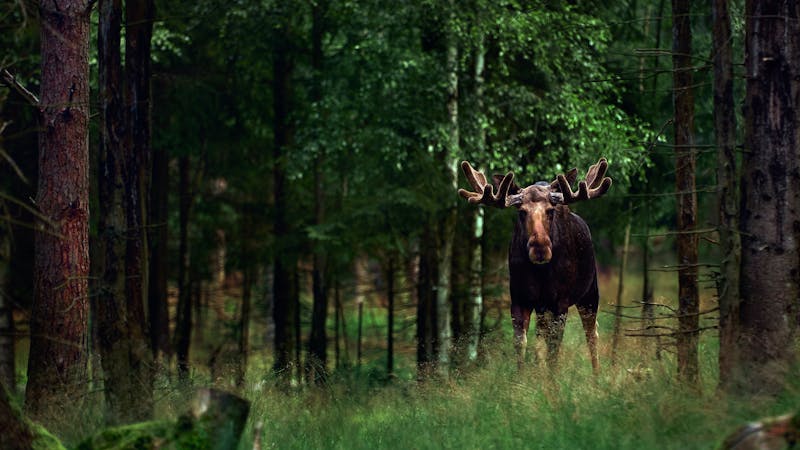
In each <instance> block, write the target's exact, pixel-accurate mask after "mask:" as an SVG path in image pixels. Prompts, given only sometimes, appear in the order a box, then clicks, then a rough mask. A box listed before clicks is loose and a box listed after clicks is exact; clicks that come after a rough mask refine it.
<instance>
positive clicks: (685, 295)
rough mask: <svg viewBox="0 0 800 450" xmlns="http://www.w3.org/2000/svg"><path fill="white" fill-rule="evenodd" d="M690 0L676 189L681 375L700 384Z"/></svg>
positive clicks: (681, 4) (675, 21) (680, 70)
mask: <svg viewBox="0 0 800 450" xmlns="http://www.w3.org/2000/svg"><path fill="white" fill-rule="evenodd" d="M689 6H690V2H689V1H688V0H672V29H673V39H674V40H673V43H672V51H673V53H672V65H673V94H672V95H673V105H674V110H675V167H676V172H675V188H676V189H675V190H676V191H677V197H678V220H677V226H678V237H677V242H678V334H677V341H678V342H677V345H678V377H679V378H680V379H681V380H682V381H685V382H687V383H692V384H695V383H697V381H698V379H697V378H698V376H699V363H698V357H697V339H698V334H699V331H698V324H699V320H700V319H699V316H698V313H699V312H700V301H699V296H698V291H697V234H696V233H695V232H694V229H695V226H696V224H697V193H696V189H695V165H696V163H695V150H694V96H693V94H692V71H693V67H692V31H691V22H690V7H689Z"/></svg>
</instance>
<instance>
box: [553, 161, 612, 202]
mask: <svg viewBox="0 0 800 450" xmlns="http://www.w3.org/2000/svg"><path fill="white" fill-rule="evenodd" d="M607 170H608V161H606V159H605V158H600V161H598V162H597V164H594V165H593V166H591V167H589V170H588V171H586V179H584V180H581V181H580V182H579V183H578V192H577V193H575V192H573V190H572V188H571V187H570V185H571V184H572V183H573V182H574V181H575V177H576V175H577V170H576V169H572V170H571V171H569V172H568V173H567V176H564V175H558V177H556V180H555V181H554V182H553V183H551V187H553V185H555V184H558V188H559V190H560V191H561V193H562V194H563V195H564V200H563V203H564V204H565V205H569V204H570V203H575V202H579V201H581V200H590V199H593V198H597V197H600V196H602V195H603V194H605V193H606V191H608V188H610V187H611V178H609V177H607V176H605V175H606V171H607Z"/></svg>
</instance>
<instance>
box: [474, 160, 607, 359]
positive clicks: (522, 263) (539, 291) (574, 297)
mask: <svg viewBox="0 0 800 450" xmlns="http://www.w3.org/2000/svg"><path fill="white" fill-rule="evenodd" d="M461 169H462V170H463V171H464V174H465V175H466V177H467V181H468V182H469V184H470V186H472V189H473V191H472V192H471V191H467V190H465V189H459V190H458V193H459V195H460V196H461V197H463V198H465V199H466V200H467V201H468V202H469V203H471V204H482V205H487V206H493V207H496V208H507V207H511V206H513V207H515V208H516V209H517V211H518V214H517V219H516V221H515V224H514V234H513V235H512V237H511V244H510V246H509V249H508V268H509V285H510V291H511V319H512V324H513V327H514V348H515V350H516V354H517V364H518V366H519V367H520V368H521V367H522V365H523V363H524V360H525V350H526V347H527V343H528V336H527V334H528V327H529V325H530V319H531V312H533V311H535V312H536V338H537V339H536V340H537V350H539V351H537V353H544V350H545V348H542V347H544V345H545V344H546V352H547V363H548V366H550V367H554V366H555V364H556V362H557V359H558V351H559V347H560V346H561V340H562V338H563V336H564V325H565V323H566V318H567V310H568V309H569V307H570V306H573V305H574V306H575V307H576V308H577V310H578V313H579V314H580V317H581V321H582V322H583V329H584V331H585V332H586V342H587V343H588V346H589V356H590V358H591V361H592V369H593V370H594V372H595V373H597V372H598V371H599V368H600V365H599V361H598V359H597V337H598V335H597V307H598V303H599V298H600V296H599V293H598V290H597V268H596V266H595V256H594V248H593V247H592V236H591V234H590V232H589V227H588V225H586V222H584V220H583V219H581V218H580V217H579V216H578V215H576V214H575V213H573V212H572V211H570V209H569V205H571V204H573V203H576V202H579V201H583V200H591V199H595V198H598V197H600V196H602V195H603V194H605V193H606V192H607V191H608V188H610V187H611V178H609V177H606V176H605V174H606V171H607V170H608V162H607V161H606V159H605V158H601V159H600V160H599V161H598V163H597V164H594V165H592V166H591V167H590V168H589V170H588V171H587V173H586V177H585V179H584V180H582V181H580V182H579V183H578V190H577V192H575V191H573V190H572V186H573V185H574V183H575V181H576V179H577V176H578V169H577V168H575V169H572V170H570V171H568V172H567V173H566V174H559V175H558V176H557V177H556V179H555V180H553V181H552V182H550V183H548V182H546V181H540V182H538V183H536V184H533V185H531V186H528V187H526V188H524V189H521V188H520V187H519V186H517V185H516V183H514V174H513V173H512V172H508V174H506V175H505V176H501V175H495V176H494V177H493V184H490V183H488V182H487V180H486V176H485V175H484V174H483V173H481V172H479V171H477V170H475V169H474V168H473V167H472V166H471V165H470V164H469V162H467V161H463V162H462V163H461ZM495 188H496V189H497V193H495V191H494V190H495ZM537 356H538V357H539V359H540V360H541V359H542V358H544V355H541V354H540V355H537Z"/></svg>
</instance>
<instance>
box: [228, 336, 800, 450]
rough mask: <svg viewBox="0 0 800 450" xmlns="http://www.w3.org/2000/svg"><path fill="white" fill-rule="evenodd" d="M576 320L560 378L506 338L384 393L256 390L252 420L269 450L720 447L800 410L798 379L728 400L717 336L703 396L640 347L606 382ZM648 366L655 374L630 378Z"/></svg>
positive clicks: (365, 385)
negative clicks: (738, 432)
mask: <svg viewBox="0 0 800 450" xmlns="http://www.w3.org/2000/svg"><path fill="white" fill-rule="evenodd" d="M576 322H578V321H577V320H570V324H569V328H568V331H567V333H568V334H567V339H565V344H564V348H563V349H562V350H564V351H563V352H562V358H561V363H560V367H559V371H558V372H557V373H556V375H555V376H553V375H551V374H550V372H549V371H548V370H547V369H539V368H535V367H527V368H525V369H523V371H522V372H521V373H520V372H518V371H517V369H516V364H515V363H514V357H513V354H512V352H510V351H509V349H508V347H510V344H509V343H508V342H510V341H508V340H507V339H506V338H507V336H500V335H498V336H492V337H490V338H489V339H488V342H487V344H488V347H490V348H491V350H490V351H489V352H488V354H487V356H486V358H485V359H484V360H483V361H482V362H481V363H480V364H476V365H475V366H474V367H472V368H470V369H468V370H466V371H464V372H460V373H458V374H456V376H455V377H454V378H453V379H451V380H450V381H427V382H423V383H418V382H416V381H411V380H401V379H394V380H393V381H391V382H388V383H386V384H381V383H379V382H377V381H376V380H375V379H374V378H373V377H370V375H369V373H370V372H369V371H368V370H367V371H360V372H359V371H351V372H348V373H345V374H339V375H336V376H334V377H333V379H332V380H331V381H330V383H329V384H328V385H327V386H325V387H323V388H311V389H307V390H301V391H297V392H293V393H290V394H286V393H285V392H282V391H280V390H277V389H273V388H271V387H263V385H262V387H261V388H255V385H253V386H252V387H251V390H250V391H249V392H248V397H249V398H251V399H252V400H253V408H252V418H251V422H252V423H256V422H262V423H263V430H262V436H261V439H262V448H281V449H294V448H297V449H300V448H303V449H305V448H329V449H360V448H363V449H376V448H378V449H380V448H388V449H392V448H416V449H426V448H432V449H433V448H481V449H485V448H500V449H502V448H543V449H562V448H563V449H589V448H591V449H603V448H608V449H627V448H631V449H648V448H652V449H670V448H675V449H695V448H696V449H700V448H703V449H708V448H715V447H717V446H718V445H719V444H720V443H721V442H722V440H723V439H724V437H725V436H726V435H727V434H728V433H730V432H731V431H733V430H734V429H736V428H737V427H738V426H739V425H741V424H743V423H744V422H747V421H749V420H753V419H755V418H759V417H763V416H767V415H775V414H779V413H784V412H786V411H788V410H792V409H794V408H796V405H797V402H798V400H800V383H798V382H797V381H796V380H795V381H794V382H793V384H791V385H788V386H787V387H786V389H785V392H784V394H783V395H781V396H780V397H778V398H761V399H736V398H728V397H725V396H722V395H720V394H719V393H718V392H717V391H716V389H715V383H716V378H715V376H714V375H715V369H714V367H715V366H716V349H715V345H714V343H713V338H707V339H704V340H703V343H702V345H701V358H702V364H701V370H702V372H703V382H702V385H701V387H700V389H699V390H696V389H692V388H688V387H686V386H683V385H681V384H679V383H677V382H676V381H675V377H674V373H673V371H674V369H673V368H674V362H673V361H670V360H664V361H661V362H657V361H653V362H654V363H653V364H646V363H644V361H650V360H651V358H649V357H647V356H645V357H643V355H642V350H643V349H641V348H636V347H633V346H629V347H627V348H625V349H624V350H625V353H624V354H623V356H622V359H621V361H620V364H618V366H617V367H611V366H610V364H609V361H608V358H606V360H605V361H604V364H603V371H602V373H601V375H600V376H599V377H594V376H593V375H592V374H591V370H590V367H589V363H588V358H586V357H585V355H584V352H585V345H583V344H582V342H581V343H580V344H581V345H580V346H579V347H580V349H579V350H580V351H575V350H576V348H575V347H576V346H578V344H579V342H578V341H579V339H578V333H579V332H580V330H579V324H578V323H576ZM581 340H582V339H581ZM606 350H607V349H606ZM606 353H607V352H606ZM643 364H644V365H645V366H646V368H647V369H650V370H639V371H638V372H635V373H633V374H632V373H631V372H630V371H628V370H627V369H631V368H638V369H642V368H643ZM252 423H251V429H250V430H251V431H250V432H249V435H248V437H247V438H246V439H247V440H246V442H252V441H250V439H252ZM244 447H248V446H247V445H245V446H244ZM244 447H242V448H244Z"/></svg>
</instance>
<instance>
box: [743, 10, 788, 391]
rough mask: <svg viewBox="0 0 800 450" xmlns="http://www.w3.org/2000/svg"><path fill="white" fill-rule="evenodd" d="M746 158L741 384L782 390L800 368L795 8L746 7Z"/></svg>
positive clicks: (749, 388)
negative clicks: (799, 356) (797, 347)
mask: <svg viewBox="0 0 800 450" xmlns="http://www.w3.org/2000/svg"><path fill="white" fill-rule="evenodd" d="M745 10H746V11H745V17H746V23H745V26H746V36H745V68H746V70H747V73H746V77H745V79H746V80H747V84H746V94H745V105H744V121H745V152H744V155H743V159H742V169H743V174H742V180H741V209H740V220H741V229H742V233H741V240H742V261H741V275H740V276H741V280H740V293H741V304H740V310H739V314H738V320H739V324H738V332H737V336H736V340H737V342H736V343H737V345H738V347H739V352H737V354H734V355H733V356H734V357H735V358H736V362H735V370H734V371H735V374H734V376H735V379H734V381H735V385H736V386H738V387H739V388H742V389H744V390H745V391H749V392H760V391H761V392H775V391H777V390H779V389H781V386H782V385H783V383H782V382H783V380H784V379H785V377H786V375H787V372H788V370H789V368H790V366H791V365H792V364H793V363H794V361H795V356H796V355H795V352H794V347H793V345H792V344H791V343H792V342H794V337H795V334H796V328H797V316H796V314H797V310H798V305H797V298H798V296H800V290H799V289H800V279H799V278H800V270H799V269H800V268H798V264H800V260H798V258H797V252H798V240H797V239H798V230H797V227H796V224H797V223H799V222H800V216H799V214H800V178H798V176H797V174H798V171H800V167H799V166H798V157H799V156H800V155H798V145H799V144H800V140H798V138H799V137H800V136H798V132H800V127H799V126H798V118H800V115H799V114H800V111H798V105H800V103H799V102H798V101H799V100H800V22H799V21H798V19H799V18H800V17H798V10H797V6H796V5H795V4H794V3H793V2H783V1H777V0H764V1H753V0H748V1H747V2H746V5H745Z"/></svg>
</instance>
